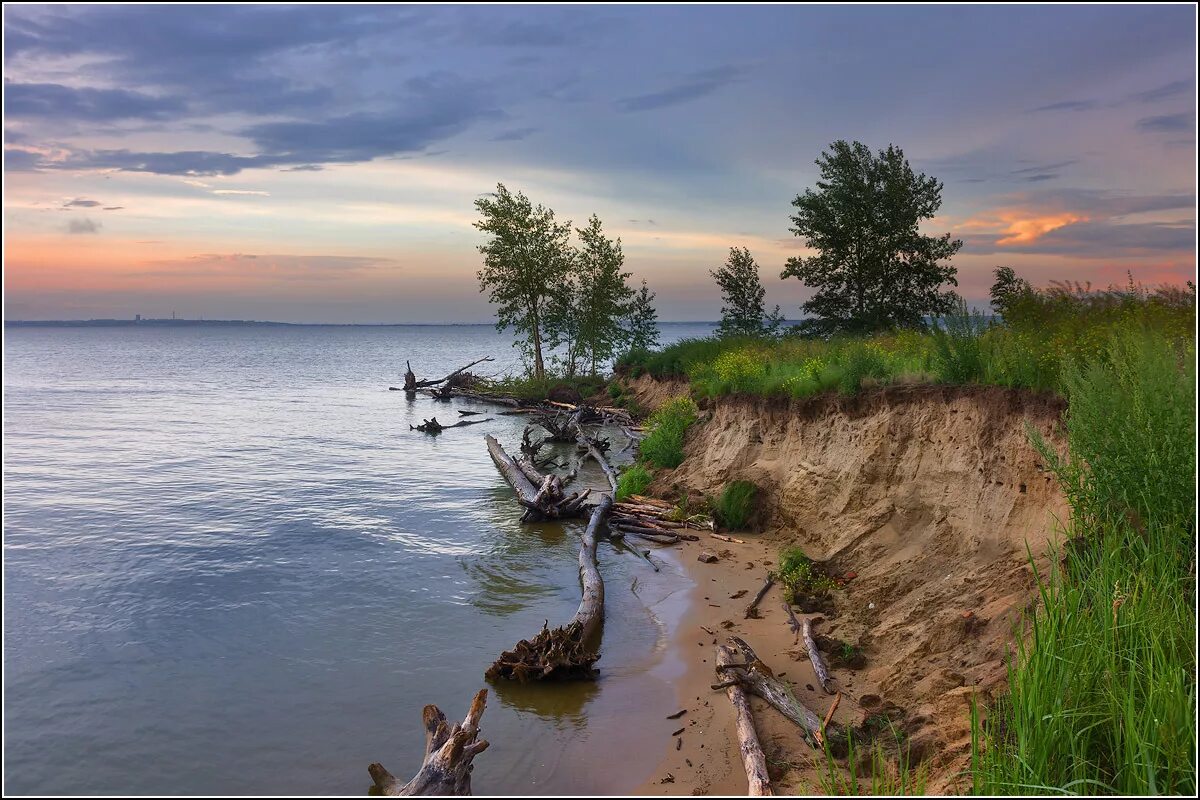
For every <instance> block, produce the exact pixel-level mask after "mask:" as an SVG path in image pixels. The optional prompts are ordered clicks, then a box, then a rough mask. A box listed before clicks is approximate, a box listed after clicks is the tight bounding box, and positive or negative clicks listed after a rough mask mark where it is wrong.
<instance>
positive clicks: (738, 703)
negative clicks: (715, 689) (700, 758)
mask: <svg viewBox="0 0 1200 800" xmlns="http://www.w3.org/2000/svg"><path fill="white" fill-rule="evenodd" d="M733 656H734V650H733V648H732V647H729V646H728V645H723V644H722V645H717V675H718V677H721V671H722V670H723V669H725V668H727V667H731V666H733V665H734V660H733ZM717 685H719V686H720V685H723V686H724V687H725V694H727V695H728V696H729V702H730V703H732V704H733V710H734V713H735V714H736V716H737V735H738V749H739V750H740V751H741V754H742V765H743V766H744V767H745V768H746V780H747V781H748V782H749V784H750V787H749V794H750V796H751V797H764V796H769V795H773V794H774V792H773V791H772V790H771V779H770V777H769V776H768V775H767V757H766V754H764V753H763V749H762V745H760V744H759V743H758V732H757V731H755V730H754V712H753V711H751V710H750V699H749V698H748V697H746V691H745V690H744V689H743V688H742V687H741V684H740V683H739V682H738V681H736V680H734V681H726V682H722V683H720V684H717Z"/></svg>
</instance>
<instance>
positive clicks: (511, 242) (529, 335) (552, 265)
mask: <svg viewBox="0 0 1200 800" xmlns="http://www.w3.org/2000/svg"><path fill="white" fill-rule="evenodd" d="M475 208H476V209H477V210H478V211H479V213H480V215H481V216H482V219H480V220H479V221H478V222H476V223H474V224H475V227H476V228H478V229H479V230H481V231H483V232H484V233H486V234H489V235H490V238H489V239H488V241H487V242H485V243H484V244H481V245H479V252H480V253H482V254H483V268H482V269H480V270H479V273H478V276H479V291H481V292H487V293H488V300H489V301H490V302H491V303H492V304H493V305H495V306H496V329H497V330H504V329H505V328H507V327H510V326H511V327H512V328H514V329H515V330H516V331H517V333H518V334H520V335H518V336H517V338H516V340H515V341H514V346H518V347H521V348H522V349H523V350H524V352H525V354H526V356H527V357H531V358H532V362H533V375H534V377H535V378H539V379H540V378H543V377H545V374H546V369H545V361H544V357H543V349H544V348H546V349H548V348H551V347H553V346H554V344H553V341H551V342H550V343H547V342H546V341H545V339H546V336H547V334H550V337H551V340H552V339H553V329H552V326H550V325H548V323H550V322H551V321H552V320H553V317H554V314H555V313H556V308H557V306H556V300H561V287H562V286H563V284H564V283H565V282H566V281H567V278H568V276H569V274H570V272H571V267H572V262H573V259H572V255H571V248H570V236H571V223H570V222H567V223H563V224H559V223H557V222H555V220H554V212H553V211H551V210H550V209H548V208H546V207H544V206H541V205H538V206H536V207H535V206H534V205H533V204H532V203H531V202H530V200H529V198H528V197H526V196H525V195H524V194H523V193H521V192H517V193H516V194H515V195H514V194H513V193H512V192H510V191H509V190H508V189H507V188H506V187H505V186H504V184H503V183H498V184H496V191H495V193H494V194H491V195H488V196H485V197H481V198H479V199H478V200H476V201H475Z"/></svg>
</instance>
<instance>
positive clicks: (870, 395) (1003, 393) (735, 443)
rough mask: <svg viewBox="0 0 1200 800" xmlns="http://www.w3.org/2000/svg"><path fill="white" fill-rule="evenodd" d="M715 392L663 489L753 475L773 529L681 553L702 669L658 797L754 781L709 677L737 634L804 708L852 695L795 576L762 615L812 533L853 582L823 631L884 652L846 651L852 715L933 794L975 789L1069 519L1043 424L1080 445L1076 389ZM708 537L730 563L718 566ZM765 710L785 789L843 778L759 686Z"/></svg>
mask: <svg viewBox="0 0 1200 800" xmlns="http://www.w3.org/2000/svg"><path fill="white" fill-rule="evenodd" d="M629 391H630V392H631V393H632V394H634V396H636V397H637V399H638V402H640V403H642V404H643V405H645V406H646V407H650V408H653V407H655V406H656V405H659V404H661V403H662V402H664V401H666V400H669V399H670V398H671V397H675V396H679V395H680V394H682V393H684V392H686V391H687V384H685V383H682V382H664V381H656V380H653V379H651V378H648V377H642V378H639V379H638V380H636V381H632V382H630V385H629ZM702 405H703V406H705V407H704V408H703V410H702V414H701V420H700V421H699V422H698V423H697V424H696V425H695V426H694V427H693V428H692V430H691V431H690V432H689V434H688V437H687V441H686V445H685V457H684V460H683V463H682V464H680V466H679V467H678V468H677V469H675V470H664V471H661V472H660V473H658V475H657V476H656V480H655V483H654V485H653V486H652V490H653V492H654V493H655V494H656V495H658V496H660V497H665V498H675V497H677V496H679V495H680V494H681V493H685V492H686V493H688V494H689V495H690V496H692V497H695V496H696V495H698V494H703V495H706V496H710V497H712V496H715V495H716V494H717V493H719V491H720V490H721V488H722V487H723V486H724V485H726V484H727V483H729V482H730V481H733V480H751V481H753V482H754V483H755V484H756V485H757V486H758V487H759V489H760V491H759V496H758V509H757V516H758V518H759V520H760V530H761V531H762V532H761V533H734V534H733V535H734V536H735V537H736V538H738V539H741V540H743V541H744V544H738V543H726V542H722V541H720V540H717V539H715V538H712V537H710V536H704V537H702V539H701V541H699V542H695V543H689V544H688V545H686V546H685V547H684V548H683V550H682V551H681V553H682V560H683V562H684V564H685V565H686V566H687V567H688V569H689V571H690V573H691V575H692V577H693V580H694V581H695V583H696V588H695V590H694V593H693V597H692V605H691V611H690V613H689V614H688V616H687V618H686V620H685V622H684V624H683V626H682V627H681V628H680V629H679V630H677V631H675V632H674V635H673V640H672V647H673V648H674V649H675V651H676V652H677V653H678V654H679V656H680V658H681V659H682V660H683V661H684V663H685V665H686V668H685V671H684V674H683V675H682V677H681V678H680V679H679V682H678V696H679V700H680V709H686V710H687V713H686V714H685V715H684V716H683V717H682V718H681V720H680V723H679V725H678V726H677V727H679V728H683V729H684V733H683V734H682V735H681V736H680V737H678V738H679V739H680V740H681V741H680V742H676V741H675V740H674V739H672V740H671V741H670V743H669V745H668V749H667V752H666V755H665V756H664V758H663V761H662V762H661V763H660V765H659V768H658V770H656V772H655V774H654V776H653V777H652V778H651V779H650V781H648V782H647V783H646V784H644V785H643V786H642V787H641V791H642V792H643V793H646V794H689V793H704V794H714V793H734V794H741V793H744V792H745V791H746V777H745V773H744V771H743V770H742V765H741V761H740V758H739V756H738V750H737V738H736V734H735V732H734V727H733V712H732V709H731V707H730V704H729V701H728V699H727V698H726V696H725V693H724V692H721V691H712V690H711V689H710V684H712V683H713V682H714V680H715V677H714V673H713V659H714V651H715V645H716V644H717V643H723V642H725V641H726V639H727V637H728V636H729V635H730V634H734V635H738V636H741V637H743V638H744V639H746V640H747V641H748V642H749V643H750V644H751V645H752V646H753V647H754V648H755V650H756V651H757V652H758V654H759V656H760V657H761V658H762V659H763V660H764V661H765V662H766V663H767V665H768V666H769V667H771V668H772V669H773V670H775V672H776V674H779V673H782V674H783V676H784V678H785V680H787V681H788V682H789V683H790V684H791V686H792V688H793V690H794V691H795V694H796V697H797V698H798V699H799V700H800V701H801V702H802V703H804V704H806V705H808V706H809V707H810V708H812V709H813V710H814V711H816V712H818V713H819V714H820V715H822V716H823V715H824V714H825V712H826V711H827V710H828V709H829V707H830V705H831V703H832V700H833V698H832V697H830V696H829V695H827V694H825V693H824V692H823V691H822V690H821V689H820V687H819V684H818V683H817V682H816V680H815V676H814V674H813V672H812V667H811V665H810V664H809V662H808V660H807V655H806V654H805V651H804V647H803V645H802V644H798V643H797V642H796V640H795V636H794V634H793V633H792V631H791V629H790V627H789V625H788V617H787V614H786V612H785V611H784V609H783V603H784V596H783V589H782V587H780V586H779V585H776V586H775V587H773V588H772V589H771V590H770V592H769V593H768V594H767V595H766V597H765V598H764V599H763V601H762V603H761V604H760V609H761V611H760V614H761V618H760V619H750V620H748V619H745V618H744V611H745V607H746V604H747V603H748V602H749V600H750V598H752V597H753V596H754V594H755V592H756V591H757V590H758V588H759V587H760V586H761V585H762V582H763V579H764V577H765V575H766V573H767V571H768V570H770V569H772V568H773V567H775V566H776V565H777V562H778V561H779V555H780V552H781V551H782V550H783V549H784V548H785V547H793V546H799V547H800V548H802V549H803V551H804V553H805V554H806V555H807V556H809V557H810V558H812V559H813V560H814V561H816V562H818V563H819V564H821V565H822V566H823V567H824V569H825V570H826V571H827V573H828V574H829V576H830V577H831V578H833V579H834V580H835V582H837V584H838V586H837V588H836V589H834V590H833V591H832V592H831V595H830V597H829V599H828V601H827V602H826V603H825V604H824V605H823V607H821V608H820V609H819V610H817V613H813V614H810V615H808V616H811V617H813V618H814V620H815V619H817V618H820V619H821V620H822V621H821V622H819V623H817V625H816V632H817V633H818V634H820V635H823V636H828V637H832V638H835V639H840V640H842V641H844V642H846V643H847V644H850V645H852V646H853V647H854V648H856V649H857V650H858V651H860V652H861V654H862V656H863V658H864V659H865V662H864V663H861V664H856V665H855V666H857V667H858V668H850V667H847V666H845V665H842V664H841V663H840V662H838V661H837V659H836V658H831V659H830V661H831V667H832V672H833V676H834V678H835V681H836V684H837V686H836V688H837V689H838V690H840V691H841V693H842V699H841V701H840V703H839V705H838V708H837V711H836V713H835V715H834V720H835V721H837V722H841V723H843V724H853V725H856V726H861V725H863V724H864V722H865V721H867V720H868V719H871V720H872V722H873V724H874V726H875V727H876V728H877V729H879V730H881V731H882V735H881V736H879V737H878V741H879V743H880V746H881V747H882V748H883V752H884V753H885V755H886V757H887V758H888V759H890V761H891V762H893V763H894V762H895V761H897V760H899V756H901V755H903V758H904V760H905V761H906V763H907V765H908V771H909V772H910V773H911V774H914V775H915V774H917V773H919V774H920V775H921V776H922V777H921V780H922V781H923V782H924V785H925V790H926V791H928V792H932V793H949V792H957V791H963V790H965V789H966V788H968V787H969V785H970V779H969V777H968V776H966V774H965V770H966V768H967V766H968V764H969V758H970V744H971V737H970V703H971V702H972V701H973V700H979V701H982V702H981V705H987V704H988V703H990V702H991V700H992V699H993V698H994V697H995V696H996V695H997V694H998V693H999V692H1001V691H1002V690H1003V688H1004V682H1005V657H1006V654H1007V652H1009V649H1010V647H1011V644H1012V642H1013V641H1014V639H1015V638H1016V636H1015V631H1016V625H1017V623H1018V621H1019V619H1020V617H1021V614H1022V613H1023V612H1024V611H1025V610H1027V609H1028V608H1030V607H1031V604H1032V602H1033V601H1034V600H1035V597H1036V592H1035V586H1034V580H1033V572H1032V569H1031V566H1030V564H1029V562H1028V555H1027V552H1028V551H1027V550H1026V547H1027V546H1028V548H1029V550H1030V551H1032V552H1034V553H1037V554H1040V553H1044V552H1045V551H1046V549H1047V546H1048V545H1049V543H1050V542H1051V540H1052V538H1053V535H1054V531H1055V530H1056V525H1057V521H1058V520H1062V519H1065V518H1066V513H1067V509H1066V504H1065V501H1064V499H1063V497H1062V495H1061V493H1060V492H1059V490H1058V488H1057V486H1056V484H1055V483H1054V481H1053V480H1052V479H1051V477H1050V475H1049V473H1048V472H1046V470H1045V465H1044V464H1043V463H1042V461H1041V458H1040V457H1039V456H1038V454H1037V453H1036V451H1035V450H1034V449H1033V448H1032V446H1031V445H1030V444H1029V440H1028V432H1027V428H1026V425H1027V424H1028V425H1029V426H1031V427H1032V428H1033V429H1034V430H1037V431H1039V432H1040V433H1041V434H1042V435H1043V436H1046V437H1047V438H1048V440H1049V441H1051V442H1053V443H1057V444H1059V445H1061V443H1062V442H1061V432H1060V431H1059V421H1060V417H1061V414H1062V409H1063V404H1062V402H1061V401H1060V400H1058V399H1056V398H1053V397H1051V396H1046V395H1035V394H1030V393H1024V392H1016V391H1012V390H1004V389H999V388H996V387H987V388H983V387H960V388H950V387H938V386H893V387H887V388H884V389H878V390H869V391H866V392H864V393H862V394H860V395H858V396H855V397H851V398H847V397H839V396H837V395H828V396H822V397H817V398H811V399H807V400H795V401H778V400H766V399H762V398H721V399H720V400H718V401H712V402H708V403H705V404H702ZM700 549H707V550H710V551H711V552H713V553H716V554H717V555H718V561H717V562H716V563H711V564H710V563H701V562H699V561H698V560H697V556H698V553H699V551H700ZM1042 563H1043V565H1044V561H1043V562H1042ZM742 592H745V594H742ZM799 616H800V617H801V618H803V616H804V615H803V614H799ZM709 631H711V633H709ZM827 658H829V656H827ZM810 687H812V688H810ZM752 706H753V708H754V712H755V725H756V727H757V729H758V732H759V737H760V740H761V742H762V745H763V748H764V751H765V752H766V755H767V760H768V767H769V770H770V772H771V774H772V779H773V780H774V781H775V785H776V788H777V790H778V791H779V792H781V793H783V792H788V793H819V792H824V791H826V790H825V788H824V786H825V785H827V784H828V783H829V781H830V775H829V773H828V770H827V766H826V762H825V759H824V756H823V755H822V754H820V753H817V752H816V751H813V750H811V749H810V748H808V747H807V746H806V745H805V744H803V742H802V740H801V739H800V737H799V735H798V731H797V729H796V728H795V727H794V726H793V725H792V724H791V723H789V722H787V721H786V720H784V719H783V718H782V717H781V716H780V715H779V714H778V713H777V712H775V711H774V710H772V709H769V708H768V707H767V706H766V705H765V704H763V703H762V702H761V701H759V700H758V699H753V700H752ZM860 755H864V754H860ZM865 755H867V756H869V755H870V754H869V752H868V753H866V754H865ZM870 771H871V770H870V767H869V765H867V769H866V772H867V773H868V775H869V774H870ZM859 774H860V775H862V771H861V770H860V771H859ZM836 779H837V780H845V776H844V775H840V774H839V775H838V776H837V778H836ZM868 780H869V779H868Z"/></svg>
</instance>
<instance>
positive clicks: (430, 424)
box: [408, 417, 492, 433]
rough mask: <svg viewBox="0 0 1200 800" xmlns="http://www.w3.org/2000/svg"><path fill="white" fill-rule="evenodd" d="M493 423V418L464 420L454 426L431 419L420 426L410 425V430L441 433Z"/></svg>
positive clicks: (434, 418) (423, 421) (422, 422)
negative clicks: (452, 429) (451, 429)
mask: <svg viewBox="0 0 1200 800" xmlns="http://www.w3.org/2000/svg"><path fill="white" fill-rule="evenodd" d="M491 421H492V418H491V417H488V418H487V419H472V420H463V421H462V422H456V423H454V424H453V425H443V424H441V423H440V422H438V421H437V417H431V418H430V419H425V420H422V421H421V424H420V425H409V426H408V429H409V430H410V431H424V432H425V433H441V432H442V431H445V430H449V429H450V428H465V427H467V426H468V425H479V424H481V423H484V422H491Z"/></svg>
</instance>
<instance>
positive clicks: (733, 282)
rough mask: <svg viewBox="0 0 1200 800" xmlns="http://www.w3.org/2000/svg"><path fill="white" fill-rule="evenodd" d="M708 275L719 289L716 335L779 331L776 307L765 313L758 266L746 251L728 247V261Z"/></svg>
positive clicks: (745, 249) (749, 334)
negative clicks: (720, 303)
mask: <svg viewBox="0 0 1200 800" xmlns="http://www.w3.org/2000/svg"><path fill="white" fill-rule="evenodd" d="M709 274H710V275H712V276H713V278H715V279H716V281H717V286H720V287H721V299H722V300H723V305H722V306H721V324H720V325H719V326H717V335H718V336H771V335H774V334H775V333H776V332H777V331H778V330H779V325H780V324H781V323H782V322H783V317H782V316H781V315H780V313H779V306H775V310H774V311H772V312H771V313H767V310H766V306H765V305H764V300H765V299H766V296H767V291H766V289H764V288H763V285H762V279H761V278H760V277H759V275H758V264H756V263H754V257H753V256H751V255H750V251H749V250H748V249H747V248H745V247H743V248H742V249H740V250H739V249H738V248H736V247H731V248H729V260H728V261H726V262H725V265H724V266H723V267H721V268H720V269H716V270H710V271H709Z"/></svg>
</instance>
